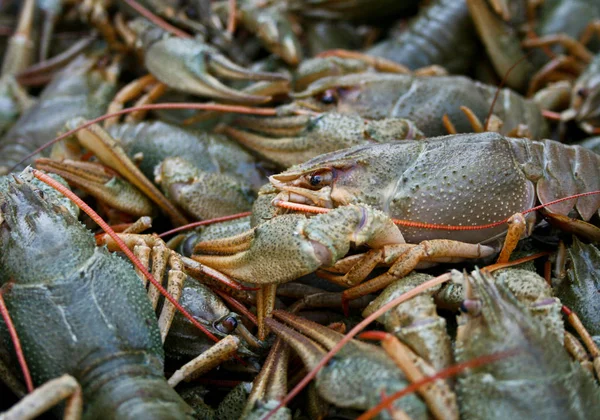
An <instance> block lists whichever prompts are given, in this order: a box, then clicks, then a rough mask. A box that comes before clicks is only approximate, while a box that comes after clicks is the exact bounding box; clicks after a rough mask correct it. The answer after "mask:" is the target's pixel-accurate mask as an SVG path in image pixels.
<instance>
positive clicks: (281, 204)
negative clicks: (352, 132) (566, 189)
mask: <svg viewBox="0 0 600 420" xmlns="http://www.w3.org/2000/svg"><path fill="white" fill-rule="evenodd" d="M596 194H600V190H596V191H589V192H584V193H580V194H573V195H570V196H567V197H563V198H559V199H556V200H553V201H549V202H547V203H544V204H540V205H539V206H536V207H532V208H530V209H527V210H524V211H522V212H521V214H527V213H531V212H534V211H537V210H541V209H543V208H544V207H548V206H552V205H554V204H558V203H562V202H563V201H568V200H574V199H576V198H580V197H586V196H588V195H596ZM276 205H277V206H278V207H282V208H284V209H288V210H294V211H303V212H307V213H327V212H329V211H331V210H332V209H326V208H323V207H315V206H309V205H306V204H300V203H290V202H287V201H279V202H277V203H276ZM508 219H510V217H507V218H506V219H503V220H500V221H497V222H493V223H488V224H485V225H475V226H458V225H440V224H435V223H424V222H417V221H412V220H402V219H392V221H393V222H394V223H395V224H396V225H398V226H406V227H413V228H420V229H432V230H452V231H454V230H483V229H491V228H495V227H497V226H500V225H503V224H505V223H506V222H508Z"/></svg>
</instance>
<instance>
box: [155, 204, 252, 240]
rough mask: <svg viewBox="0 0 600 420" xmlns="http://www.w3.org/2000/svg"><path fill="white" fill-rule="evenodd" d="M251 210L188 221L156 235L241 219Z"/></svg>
mask: <svg viewBox="0 0 600 420" xmlns="http://www.w3.org/2000/svg"><path fill="white" fill-rule="evenodd" d="M251 214H252V212H251V211H245V212H243V213H237V214H232V215H229V216H222V217H215V218H214V219H207V220H201V221H199V222H194V223H189V224H187V225H183V226H179V227H176V228H175V229H171V230H168V231H166V232H163V233H161V234H160V235H158V237H159V238H164V237H165V236H169V235H172V234H173V233H177V232H181V231H182V230H188V229H192V228H195V227H198V226H204V225H212V224H214V223H221V222H227V221H229V220H235V219H241V218H242V217H246V216H250V215H251Z"/></svg>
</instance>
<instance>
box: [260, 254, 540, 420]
mask: <svg viewBox="0 0 600 420" xmlns="http://www.w3.org/2000/svg"><path fill="white" fill-rule="evenodd" d="M544 254H545V253H539V254H535V255H529V256H527V257H523V258H521V259H519V260H517V261H511V262H509V263H506V264H494V265H491V266H488V267H484V268H483V269H484V270H487V271H494V270H498V269H500V268H504V267H506V266H510V265H515V264H521V263H523V262H527V261H531V260H533V259H536V258H539V257H541V256H543V255H544ZM450 278H451V274H450V273H445V274H442V275H440V276H437V277H435V278H433V279H431V280H428V281H426V282H424V283H422V284H420V285H419V286H417V287H415V288H414V289H412V290H409V291H408V292H406V293H403V294H401V295H400V296H398V297H396V298H395V299H392V300H391V301H389V302H388V303H386V304H385V305H383V306H382V307H381V308H379V309H378V310H376V311H375V312H373V313H372V314H371V315H369V316H368V317H366V318H365V319H363V320H362V321H361V322H359V323H358V324H357V325H356V326H355V327H354V328H352V329H351V330H350V331H349V332H348V334H346V335H345V336H344V337H343V338H342V339H341V340H340V341H339V342H338V343H337V344H336V345H335V346H334V347H333V348H332V349H331V350H330V351H329V353H327V354H326V355H325V356H324V357H323V358H322V359H321V360H320V361H319V363H318V364H317V366H315V368H314V369H313V370H311V371H310V372H309V373H308V374H307V375H306V376H305V377H304V378H303V379H302V380H301V381H300V382H299V383H298V384H297V385H296V386H295V387H294V389H292V390H291V391H290V392H289V394H288V395H286V397H285V398H284V399H282V400H281V402H280V403H279V405H277V407H275V408H274V409H273V410H271V411H270V412H269V413H268V414H267V416H266V417H265V418H264V420H267V419H269V418H271V416H273V414H275V412H276V411H277V410H279V409H280V408H281V407H283V406H284V405H286V404H287V403H289V402H290V401H291V400H292V399H293V398H294V397H295V396H296V395H298V394H299V393H300V391H302V390H303V389H304V388H305V387H306V386H307V385H308V384H309V383H310V381H312V380H313V379H314V378H315V376H317V373H318V372H319V370H321V368H322V367H323V366H325V365H326V364H327V363H329V361H330V360H331V359H332V358H333V357H334V356H335V355H336V354H337V353H338V352H339V351H340V350H341V348H342V347H344V346H345V345H346V343H348V342H349V341H350V340H352V338H354V337H355V336H356V335H357V334H358V333H359V332H361V331H362V330H363V329H364V328H365V327H366V326H367V325H369V324H370V323H371V322H373V321H374V320H376V319H377V318H379V317H380V316H381V315H383V314H384V313H386V312H387V311H389V310H390V309H392V308H394V307H395V306H397V305H399V304H401V303H403V302H406V301H407V300H409V299H412V298H413V297H415V296H417V295H418V294H420V293H422V292H423V291H425V290H427V289H430V288H432V287H435V286H437V285H439V284H442V283H445V282H447V281H448V280H450ZM513 351H516V350H513ZM509 352H510V351H509ZM509 355H510V354H509ZM509 355H507V354H504V353H498V355H497V356H498V357H499V358H501V357H508V356H509ZM484 357H495V355H491V356H484ZM474 360H478V359H474ZM466 363H469V362H466ZM481 363H482V364H485V363H490V360H485V361H482V362H481ZM467 367H468V366H467ZM462 369H464V368H461V369H460V370H462ZM460 370H459V371H460ZM442 372H443V371H442ZM442 372H439V373H438V374H443V375H445V373H442ZM447 375H448V376H451V375H452V373H451V372H450V373H448V374H447ZM442 377H445V376H441V377H440V378H442ZM436 379H439V378H438V377H436V376H432V377H429V378H425V379H424V380H428V381H435V380H436ZM425 383H428V382H425ZM422 385H424V384H421V383H415V384H413V385H411V386H414V389H412V388H411V389H410V391H408V392H409V393H410V392H414V390H416V389H417V388H419V387H420V386H422ZM409 388H410V387H409ZM394 395H395V394H394ZM392 397H393V395H392V396H390V397H388V398H392ZM382 409H383V408H382Z"/></svg>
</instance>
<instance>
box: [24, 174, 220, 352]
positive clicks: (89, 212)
mask: <svg viewBox="0 0 600 420" xmlns="http://www.w3.org/2000/svg"><path fill="white" fill-rule="evenodd" d="M33 176H35V177H36V178H37V179H39V180H40V181H42V182H43V183H45V184H48V185H49V186H51V187H52V188H54V189H55V190H57V191H58V192H60V193H61V194H62V195H64V196H66V197H67V198H69V199H70V200H71V201H73V202H74V203H75V204H76V205H77V207H79V208H80V209H81V210H82V211H84V212H85V213H86V214H87V215H88V216H90V218H91V219H92V220H93V221H94V222H96V223H97V224H98V225H99V226H100V227H101V228H102V230H103V231H105V232H106V233H107V234H108V235H109V236H110V237H111V238H112V239H113V240H114V241H115V243H116V244H117V245H118V246H119V248H120V249H121V251H122V252H123V253H124V254H125V255H126V256H127V258H129V260H130V261H131V262H132V263H133V265H135V267H136V268H137V269H138V270H139V271H140V272H141V273H142V274H143V275H144V277H146V278H147V279H148V281H149V282H150V283H152V284H153V285H154V287H156V288H157V289H158V291H159V292H160V293H161V294H162V295H163V296H164V297H165V299H167V300H168V301H169V302H171V303H172V304H173V306H175V308H177V310H178V311H179V312H181V314H182V315H183V316H185V317H186V318H187V319H188V320H189V321H190V322H191V323H192V324H193V325H194V326H195V327H196V328H198V329H199V330H200V331H202V332H203V333H204V334H206V335H207V336H208V337H209V338H210V339H211V340H213V341H214V342H217V341H219V339H218V338H217V337H215V336H214V335H213V334H212V333H211V332H210V331H208V330H207V329H206V327H204V326H203V325H202V324H200V323H199V322H198V321H196V319H195V318H194V317H193V316H192V315H190V314H189V313H188V312H187V311H186V310H185V309H183V307H182V306H181V305H180V304H179V302H177V301H176V300H175V299H174V298H173V296H171V295H170V294H169V293H168V292H167V291H166V290H165V288H164V287H163V286H162V285H161V284H160V283H159V282H158V281H156V279H155V278H154V276H152V274H150V272H149V271H148V270H147V269H146V267H145V266H144V265H143V264H142V263H141V262H140V260H139V259H138V258H137V257H136V256H135V255H133V252H131V250H130V249H129V248H128V247H127V245H125V243H124V242H123V240H122V239H121V238H120V237H119V235H117V234H116V233H115V231H114V230H112V228H111V227H110V226H109V225H108V223H106V222H105V221H104V220H102V218H101V217H100V216H99V215H98V213H96V212H95V211H94V210H93V209H92V208H91V207H90V206H88V205H87V204H86V203H84V202H83V200H82V199H81V198H79V197H77V196H76V195H75V194H74V193H73V192H72V191H70V190H69V189H68V188H66V187H65V186H63V185H62V184H60V183H59V182H57V181H55V180H54V179H52V178H50V177H49V176H48V175H46V174H44V173H42V172H40V171H38V170H37V169H33Z"/></svg>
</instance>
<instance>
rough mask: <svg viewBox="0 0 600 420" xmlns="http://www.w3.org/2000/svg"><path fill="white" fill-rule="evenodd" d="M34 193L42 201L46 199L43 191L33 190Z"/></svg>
mask: <svg viewBox="0 0 600 420" xmlns="http://www.w3.org/2000/svg"><path fill="white" fill-rule="evenodd" d="M34 192H35V193H36V194H37V196H38V197H40V198H41V199H42V200H44V199H45V198H46V194H45V193H44V191H42V190H40V189H35V190H34Z"/></svg>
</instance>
